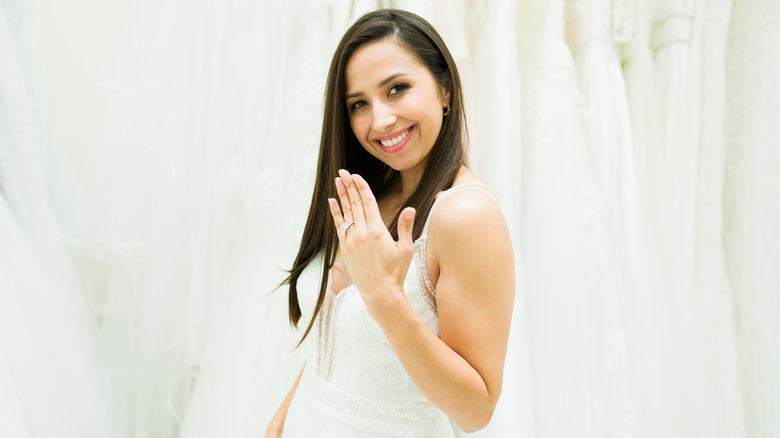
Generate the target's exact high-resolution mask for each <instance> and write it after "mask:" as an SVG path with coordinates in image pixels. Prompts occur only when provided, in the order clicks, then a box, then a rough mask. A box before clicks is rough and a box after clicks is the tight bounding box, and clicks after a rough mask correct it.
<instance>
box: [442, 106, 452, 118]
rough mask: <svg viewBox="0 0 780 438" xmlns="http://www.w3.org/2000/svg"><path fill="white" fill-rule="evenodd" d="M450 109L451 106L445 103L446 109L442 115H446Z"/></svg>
mask: <svg viewBox="0 0 780 438" xmlns="http://www.w3.org/2000/svg"><path fill="white" fill-rule="evenodd" d="M451 109H452V108H450V104H447V109H446V110H445V111H444V117H447V114H449V113H450V110H451Z"/></svg>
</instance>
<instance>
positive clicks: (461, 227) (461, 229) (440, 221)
mask: <svg viewBox="0 0 780 438" xmlns="http://www.w3.org/2000/svg"><path fill="white" fill-rule="evenodd" d="M470 183H480V184H483V185H473V184H470ZM463 184H468V185H469V186H470V187H469V188H468V189H466V188H465V187H464V188H463V189H460V190H457V191H455V192H454V193H450V194H448V195H447V196H446V197H444V198H442V199H441V200H440V201H439V203H438V204H437V206H436V208H435V209H434V210H433V212H432V213H431V219H430V226H429V229H428V237H429V240H428V245H429V254H430V258H431V261H432V262H433V263H432V265H434V266H431V268H432V269H431V271H433V272H432V273H433V274H434V275H435V276H436V277H439V276H441V274H442V273H445V272H446V271H450V272H453V271H456V272H458V274H456V275H457V276H460V275H465V274H468V275H470V276H472V278H473V279H475V280H477V279H482V280H484V277H483V275H488V276H490V275H494V274H496V271H507V270H512V271H513V270H514V268H513V266H514V255H513V252H512V242H511V240H510V236H509V229H508V227H507V224H506V220H505V218H504V214H503V212H502V211H501V208H500V206H499V205H498V202H497V200H496V198H495V196H494V195H493V194H492V192H490V190H489V189H488V188H487V186H486V185H484V183H483V182H482V181H481V180H480V179H479V178H477V177H476V176H474V175H473V174H471V173H470V172H469V173H468V174H461V175H459V177H458V179H456V181H455V185H454V186H455V187H457V186H460V185H463ZM475 273H476V274H475Z"/></svg>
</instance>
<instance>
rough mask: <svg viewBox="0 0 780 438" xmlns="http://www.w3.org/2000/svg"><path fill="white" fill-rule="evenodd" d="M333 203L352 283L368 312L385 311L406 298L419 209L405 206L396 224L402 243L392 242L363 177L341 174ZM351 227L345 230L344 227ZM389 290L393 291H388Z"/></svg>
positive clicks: (332, 208)
mask: <svg viewBox="0 0 780 438" xmlns="http://www.w3.org/2000/svg"><path fill="white" fill-rule="evenodd" d="M339 176H340V178H336V190H337V192H338V195H339V198H340V200H341V208H339V204H338V203H337V202H336V200H335V199H333V198H329V199H328V204H329V206H330V212H331V214H332V215H333V221H334V222H335V225H336V233H337V234H338V239H339V250H340V251H341V255H342V257H343V258H344V262H345V264H346V265H347V269H348V270H349V275H350V276H351V277H352V281H353V282H354V283H355V286H356V287H357V288H358V290H359V291H360V295H361V296H362V297H363V301H364V302H365V303H366V307H367V308H368V310H369V313H371V314H373V313H374V312H373V310H374V309H378V308H383V307H385V306H384V305H383V304H384V303H387V301H386V300H388V299H395V298H399V295H398V294H397V293H398V292H400V295H401V296H403V282H404V278H406V273H407V271H408V270H409V264H410V263H411V261H412V256H413V255H414V242H413V241H412V227H413V225H414V216H415V210H414V208H412V207H407V208H406V209H404V211H403V212H401V216H400V218H399V219H398V241H397V242H396V241H394V240H393V238H392V236H391V235H390V232H389V231H388V230H387V227H386V226H385V224H384V221H383V220H382V215H381V214H380V212H379V206H378V205H377V202H376V199H375V198H374V194H373V193H372V192H371V188H370V187H369V186H368V183H367V182H366V181H365V180H364V179H363V178H362V177H361V176H360V175H357V174H355V175H350V174H349V172H347V171H346V170H339ZM350 222H352V223H353V224H352V225H349V226H348V227H344V224H345V223H347V224H349V223H350ZM388 291H389V292H388Z"/></svg>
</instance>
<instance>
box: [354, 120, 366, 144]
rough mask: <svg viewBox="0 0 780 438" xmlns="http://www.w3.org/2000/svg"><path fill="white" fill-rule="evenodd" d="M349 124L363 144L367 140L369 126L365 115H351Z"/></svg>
mask: <svg viewBox="0 0 780 438" xmlns="http://www.w3.org/2000/svg"><path fill="white" fill-rule="evenodd" d="M349 126H350V127H351V128H352V133H353V134H355V137H356V138H357V139H358V141H359V142H360V143H361V144H362V143H363V142H364V141H366V136H367V135H368V128H369V126H368V125H367V124H366V120H365V117H356V116H353V117H350V119H349Z"/></svg>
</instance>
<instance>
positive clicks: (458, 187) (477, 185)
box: [422, 182, 501, 236]
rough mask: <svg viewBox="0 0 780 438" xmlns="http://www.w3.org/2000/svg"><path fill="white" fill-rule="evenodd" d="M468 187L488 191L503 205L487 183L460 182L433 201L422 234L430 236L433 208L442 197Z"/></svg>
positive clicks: (489, 194)
mask: <svg viewBox="0 0 780 438" xmlns="http://www.w3.org/2000/svg"><path fill="white" fill-rule="evenodd" d="M468 189H474V190H479V191H482V192H485V193H487V195H488V196H490V197H491V198H493V200H494V201H496V204H499V206H500V205H501V204H500V203H499V202H498V199H496V197H495V196H493V194H492V193H490V190H488V187H487V186H486V185H485V184H482V183H478V182H470V183H463V184H458V185H456V186H452V187H450V188H449V189H447V190H445V191H443V192H441V194H440V195H439V197H438V198H436V200H435V201H433V205H432V206H431V210H430V211H429V212H428V218H427V219H426V220H425V226H424V227H423V232H422V236H428V226H429V225H430V224H431V217H433V210H434V209H435V208H436V205H438V204H439V202H440V201H441V200H442V199H444V198H446V197H447V196H449V195H451V194H453V193H457V192H460V191H463V190H468Z"/></svg>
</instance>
